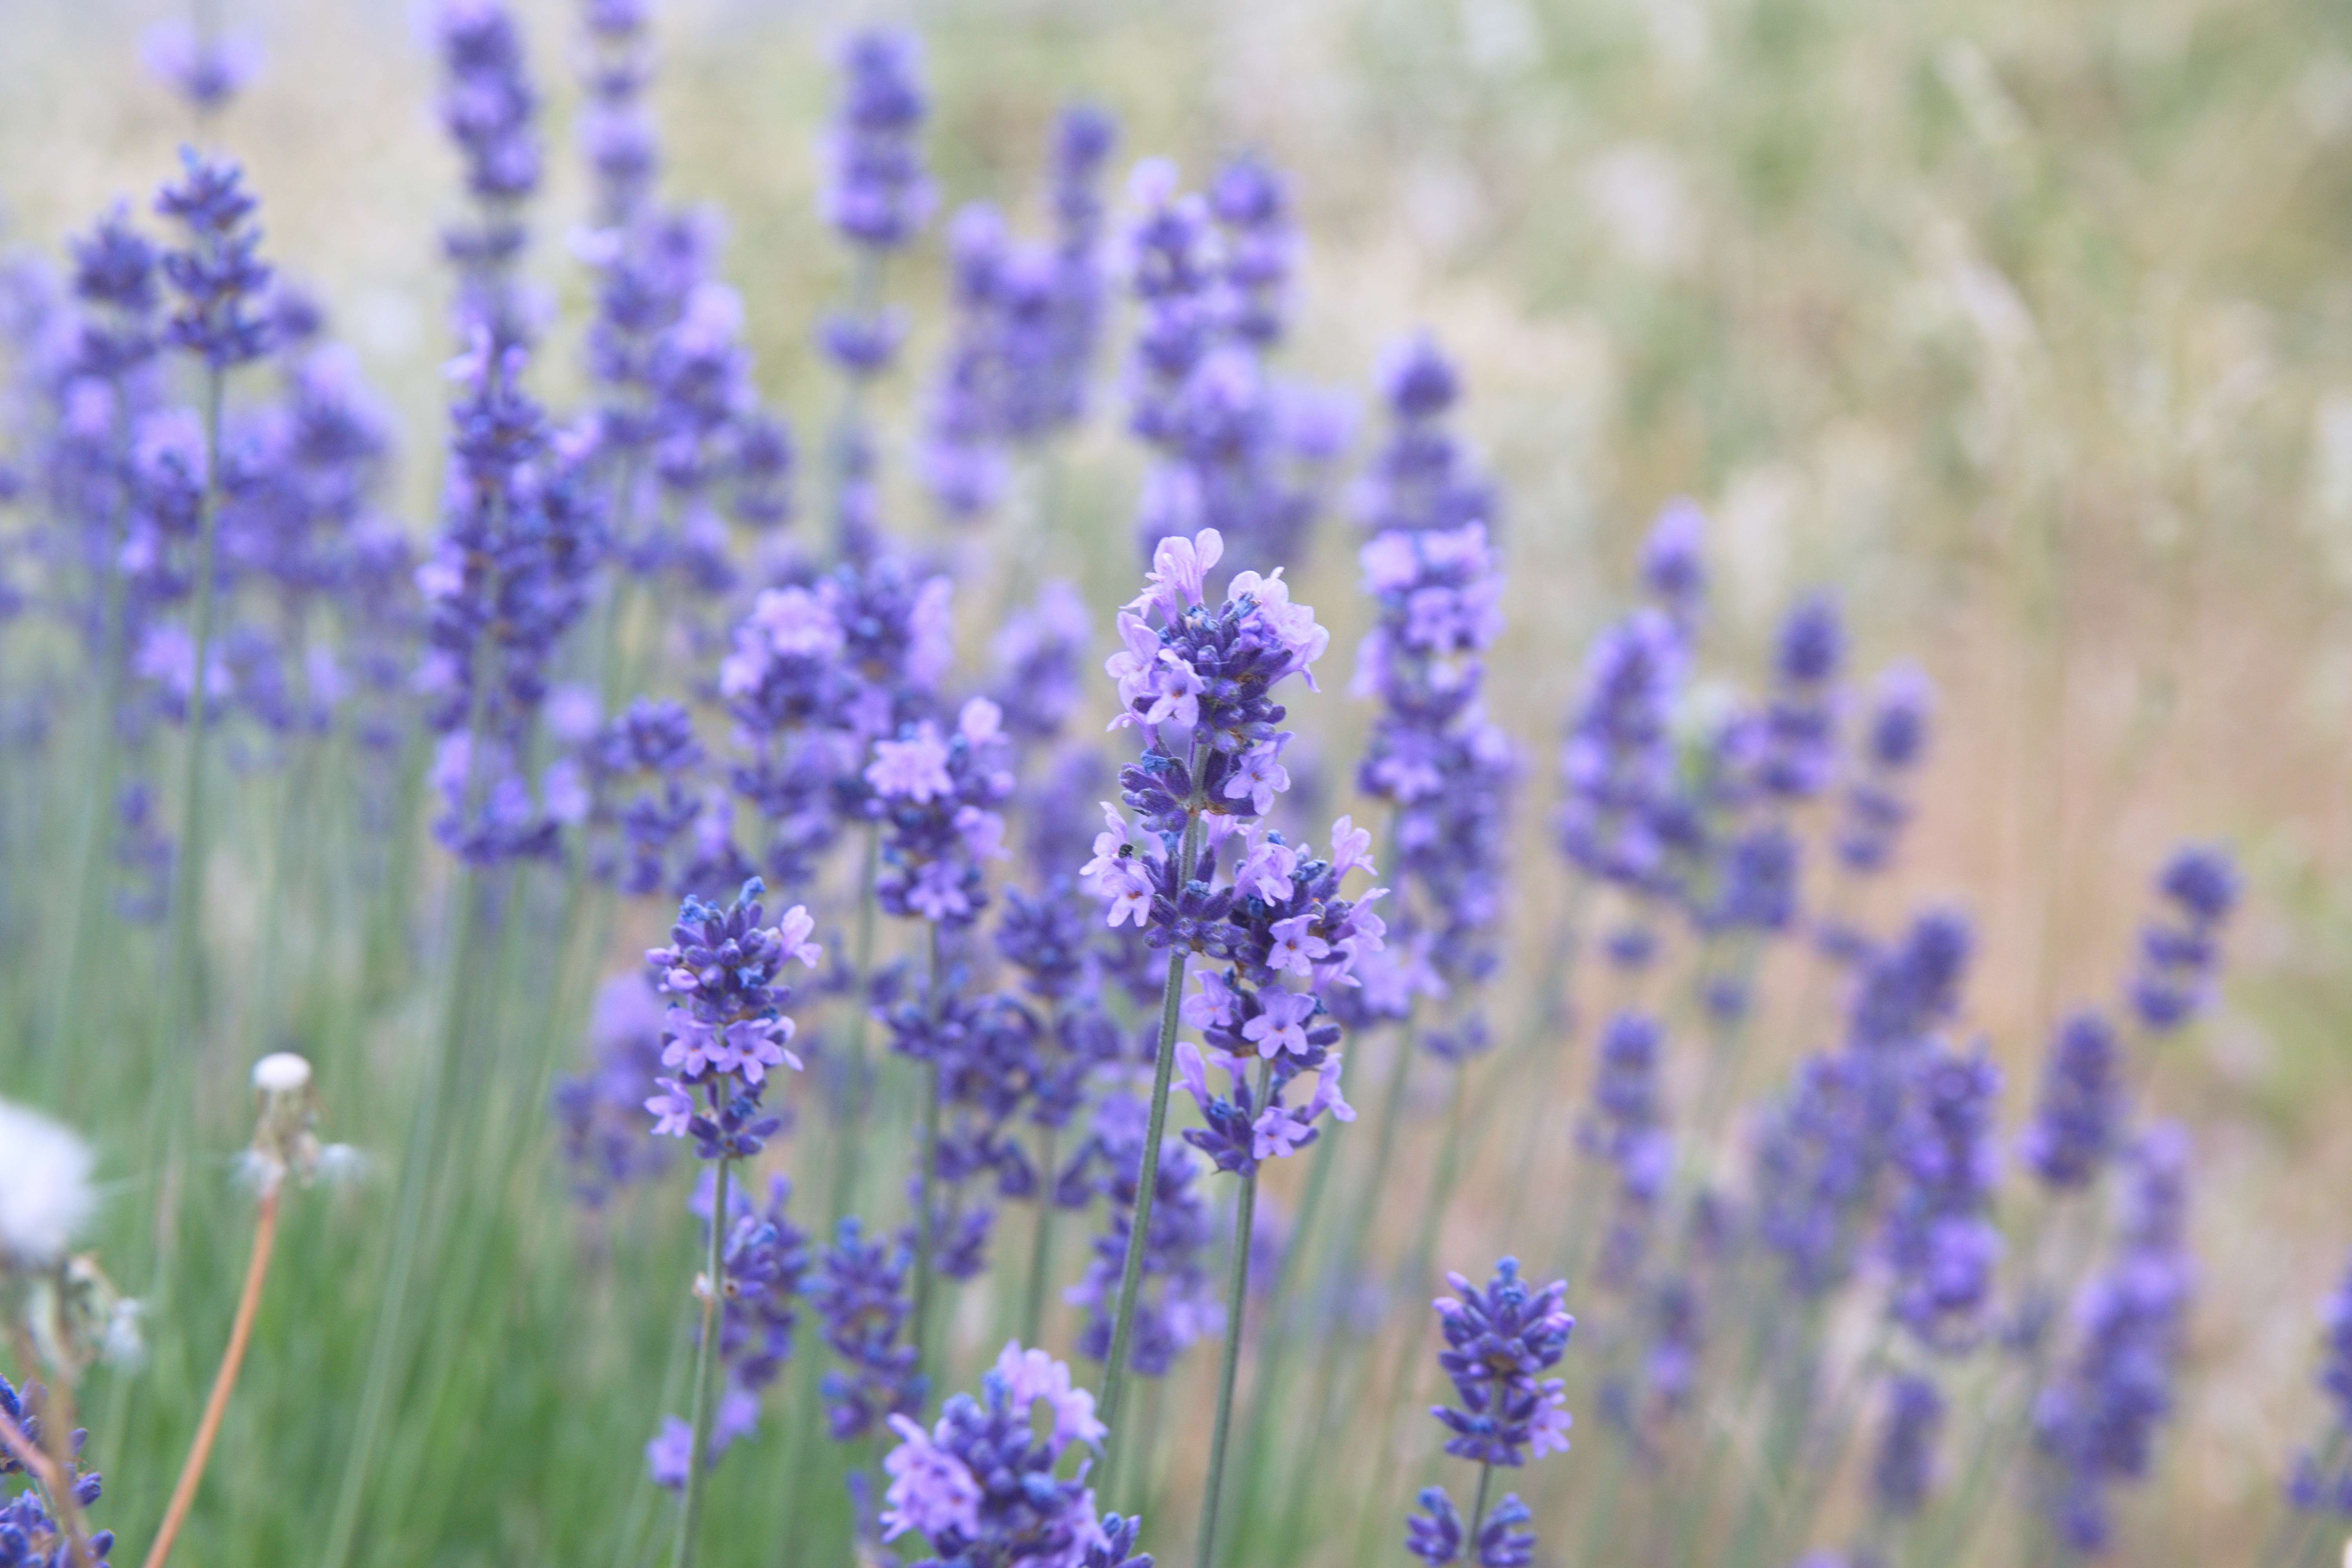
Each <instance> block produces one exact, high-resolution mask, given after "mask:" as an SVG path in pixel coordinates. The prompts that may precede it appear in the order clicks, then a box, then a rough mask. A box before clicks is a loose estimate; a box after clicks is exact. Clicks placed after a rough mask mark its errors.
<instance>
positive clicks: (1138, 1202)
mask: <svg viewBox="0 0 2352 1568" xmlns="http://www.w3.org/2000/svg"><path fill="white" fill-rule="evenodd" d="M1198 761H1199V759H1198V758H1197V757H1196V758H1192V759H1191V764H1192V765H1191V766H1190V767H1189V769H1188V771H1189V772H1191V773H1193V774H1194V776H1196V777H1197V776H1198V773H1199V767H1198ZM1200 854H1201V809H1200V805H1199V802H1198V801H1197V800H1195V801H1193V802H1192V803H1191V804H1190V806H1189V809H1188V810H1187V812H1186V814H1185V818H1184V841H1183V847H1181V849H1180V850H1179V851H1178V858H1177V861H1176V871H1177V876H1176V886H1177V889H1178V890H1179V891H1180V892H1181V890H1182V889H1183V888H1184V887H1185V885H1186V884H1188V883H1189V882H1191V881H1192V868H1193V866H1194V865H1196V864H1197V863H1198V862H1199V859H1200ZM1183 1000H1184V950H1183V949H1182V948H1181V947H1180V948H1175V949H1172V950H1171V952H1169V954H1168V980H1167V983H1166V984H1164V985H1163V986H1162V987H1161V988H1160V1048H1159V1051H1158V1055H1157V1059H1156V1060H1155V1061H1154V1063H1153V1065H1152V1072H1151V1111H1150V1118H1149V1120H1147V1121H1145V1123H1144V1129H1143V1163H1142V1164H1141V1166H1140V1167H1139V1169H1138V1170H1137V1172H1136V1178H1135V1220H1134V1223H1133V1224H1132V1225H1131V1226H1129V1229H1128V1234H1127V1262H1126V1266H1125V1267H1124V1268H1121V1269H1120V1271H1119V1280H1118V1313H1117V1315H1116V1316H1114V1317H1113V1318H1112V1319H1111V1333H1110V1359H1109V1360H1108V1362H1107V1363H1104V1366H1103V1393H1102V1424H1103V1427H1104V1432H1103V1442H1102V1447H1103V1455H1104V1464H1105V1468H1108V1465H1109V1456H1110V1454H1111V1452H1112V1445H1113V1444H1115V1443H1116V1442H1118V1406H1119V1395H1120V1394H1122V1393H1124V1392H1125V1391H1126V1387H1127V1351H1128V1342H1129V1341H1130V1340H1132V1339H1133V1338H1134V1337H1135V1298H1136V1295H1137V1293H1138V1292H1139V1290H1141V1289H1142V1288H1143V1254H1144V1251H1145V1246H1144V1243H1145V1240H1146V1238H1147V1237H1150V1234H1151V1195H1152V1189H1153V1188H1154V1187H1155V1186H1157V1185H1158V1184H1159V1182H1160V1135H1161V1134H1162V1133H1164V1132H1165V1131H1167V1129H1168V1086H1169V1084H1170V1083H1171V1081H1172V1079H1173V1076H1174V1073H1175V1068H1176V1015H1177V1011H1178V1009H1179V1008H1180V1007H1181V1005H1183Z"/></svg>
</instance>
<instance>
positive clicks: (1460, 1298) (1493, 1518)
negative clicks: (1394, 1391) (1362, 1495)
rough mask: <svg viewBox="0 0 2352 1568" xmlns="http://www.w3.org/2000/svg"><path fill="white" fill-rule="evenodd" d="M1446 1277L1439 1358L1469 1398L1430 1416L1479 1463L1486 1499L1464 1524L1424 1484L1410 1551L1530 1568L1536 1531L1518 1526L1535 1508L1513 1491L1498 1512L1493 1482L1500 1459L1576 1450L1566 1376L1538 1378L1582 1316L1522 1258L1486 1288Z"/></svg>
mask: <svg viewBox="0 0 2352 1568" xmlns="http://www.w3.org/2000/svg"><path fill="white" fill-rule="evenodd" d="M1445 1278H1446V1280H1447V1282H1448V1283H1449V1284H1451V1285H1452V1286H1453V1287H1454V1290H1455V1291H1456V1292H1457V1293H1458V1295H1457V1296H1446V1297H1440V1298H1439V1299H1438V1300H1437V1301H1436V1303H1435V1306H1436V1309H1437V1316H1438V1321H1439V1326H1440V1327H1441V1328H1442V1330H1443V1331H1444V1335H1445V1347H1446V1348H1445V1349H1444V1350H1443V1351H1441V1352H1438V1356H1437V1364H1438V1365H1439V1366H1441V1367H1443V1368H1444V1370H1445V1373H1446V1375H1447V1376H1448V1377H1450V1378H1452V1379H1453V1380H1454V1392H1455V1394H1457V1395H1458V1396H1459V1397H1460V1399H1461V1405H1460V1407H1459V1408H1457V1407H1455V1406H1453V1405H1434V1406H1433V1407H1432V1408H1431V1410H1430V1414H1431V1415H1434V1416H1436V1417H1437V1419H1438V1420H1439V1421H1440V1422H1441V1423H1443V1424H1444V1426H1445V1427H1446V1429H1447V1430H1448V1431H1450V1432H1452V1433H1453V1434H1454V1436H1452V1437H1450V1438H1448V1439H1447V1440H1446V1444H1445V1451H1446V1452H1447V1453H1449V1454H1453V1455H1454V1456H1456V1457H1457V1458H1465V1459H1474V1460H1475V1461H1477V1464H1478V1490H1477V1499H1476V1501H1475V1503H1474V1504H1473V1505H1472V1507H1471V1517H1470V1521H1469V1524H1468V1526H1467V1527H1466V1528H1465V1526H1464V1524H1463V1522H1462V1519H1461V1516H1460V1515H1459V1514H1457V1513H1456V1512H1455V1511H1454V1503H1453V1500H1452V1499H1450V1498H1448V1497H1447V1496H1446V1494H1445V1492H1444V1490H1443V1489H1440V1488H1436V1487H1432V1488H1430V1489H1427V1490H1425V1491H1423V1493H1422V1494H1421V1507H1422V1512H1421V1513H1420V1514H1419V1515H1416V1516H1415V1517H1413V1518H1412V1520H1411V1521H1409V1522H1408V1524H1407V1526H1406V1534H1405V1550H1407V1551H1408V1552H1412V1554H1413V1555H1414V1556H1416V1557H1419V1558H1420V1559H1422V1560H1423V1562H1425V1563H1433V1564H1436V1563H1457V1562H1465V1561H1466V1562H1469V1563H1475V1564H1478V1565H1479V1568H1526V1565H1527V1564H1528V1563H1533V1562H1534V1561H1535V1546H1536V1538H1535V1535H1534V1533H1533V1532H1532V1531H1524V1530H1521V1529H1520V1528H1519V1527H1520V1526H1522V1525H1524V1524H1526V1523H1527V1522H1528V1520H1529V1518H1530V1517H1531V1515H1530V1514H1529V1512H1528V1509H1527V1507H1526V1505H1525V1504H1523V1503H1521V1502H1520V1501H1519V1500H1518V1497H1517V1495H1516V1494H1506V1495H1505V1497H1504V1498H1503V1500H1502V1501H1500V1502H1498V1503H1496V1505H1495V1507H1494V1510H1492V1511H1491V1512H1489V1511H1488V1510H1487V1509H1486V1489H1487V1484H1488V1482H1489V1481H1491V1480H1492V1479H1493V1477H1494V1469H1495V1467H1496V1466H1497V1465H1503V1466H1508V1467H1511V1468H1517V1467H1518V1466H1521V1465H1524V1464H1526V1463H1527V1450H1528V1449H1530V1448H1532V1449H1533V1450H1534V1452H1535V1455H1536V1457H1537V1458H1542V1457H1543V1456H1544V1455H1545V1454H1546V1453H1549V1452H1551V1451H1553V1450H1555V1449H1556V1450H1558V1451H1559V1452H1561V1453H1566V1452H1567V1451H1568V1428H1569V1423H1570V1416H1569V1414H1568V1410H1567V1408H1566V1405H1567V1397H1566V1395H1565V1394H1562V1392H1561V1380H1560V1379H1559V1378H1556V1377H1554V1378H1542V1379H1538V1376H1537V1374H1538V1373H1542V1372H1545V1371H1547V1370H1549V1368H1551V1367H1554V1366H1557V1365H1558V1364H1559V1358H1560V1357H1561V1355H1563V1354H1564V1353H1566V1352H1567V1350H1568V1339H1569V1335H1570V1333H1571V1332H1573V1331H1574V1330H1575V1328H1576V1320H1575V1319H1574V1318H1571V1317H1570V1316H1569V1315H1568V1313H1566V1312H1565V1311H1563V1310H1560V1302H1561V1300H1562V1299H1563V1298H1564V1297H1565V1296H1566V1295H1567V1294H1568V1285H1567V1283H1566V1282H1565V1281H1562V1280H1554V1281H1553V1282H1552V1283H1551V1284H1549V1285H1547V1286H1545V1287H1544V1288H1543V1289H1540V1290H1531V1289H1528V1285H1527V1282H1526V1281H1525V1280H1523V1279H1520V1278H1519V1264H1518V1259H1517V1258H1504V1259H1503V1260H1502V1261H1501V1262H1500V1263H1498V1264H1496V1266H1495V1278H1494V1279H1492V1280H1490V1281H1488V1282H1487V1285H1486V1289H1483V1290H1480V1289H1474V1288H1473V1287H1472V1286H1471V1284H1470V1281H1469V1280H1467V1279H1464V1278H1463V1277H1462V1276H1461V1275H1459V1274H1449V1275H1447V1276H1446V1277H1445ZM1465 1544H1467V1545H1468V1546H1469V1548H1470V1555H1469V1556H1468V1557H1467V1558H1466V1559H1465V1557H1464V1556H1463V1547H1464V1546H1465Z"/></svg>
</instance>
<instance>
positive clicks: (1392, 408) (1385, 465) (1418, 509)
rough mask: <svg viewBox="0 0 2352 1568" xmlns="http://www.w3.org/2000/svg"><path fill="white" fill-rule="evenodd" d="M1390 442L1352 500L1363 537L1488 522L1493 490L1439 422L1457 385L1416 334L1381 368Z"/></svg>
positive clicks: (1458, 391)
mask: <svg viewBox="0 0 2352 1568" xmlns="http://www.w3.org/2000/svg"><path fill="white" fill-rule="evenodd" d="M1379 382H1380V390H1381V402H1382V403H1383V404H1384V405H1387V408H1388V411H1389V420H1390V424H1389V437H1388V439H1387V440H1386V441H1385V442H1383V443H1382V444H1381V447H1380V449H1379V450H1378V451H1377V452H1375V453H1373V455H1372V458H1371V462H1370V467H1369V472H1368V473H1367V474H1366V477H1365V479H1364V482H1363V484H1362V486H1361V489H1360V494H1359V496H1358V498H1357V500H1356V513H1357V516H1358V518H1359V520H1360V521H1361V522H1362V524H1363V527H1364V531H1365V532H1366V533H1367V534H1370V535H1372V536H1374V537H1377V536H1379V535H1381V534H1383V533H1390V532H1394V531H1404V532H1408V533H1422V532H1427V531H1437V532H1445V531H1450V530H1454V529H1458V528H1461V527H1463V526H1464V525H1465V524H1467V523H1473V522H1484V523H1487V524H1490V525H1491V524H1492V523H1493V522H1494V521H1495V509H1496V497H1495V492H1494V489H1493V487H1492V486H1491V485H1489V484H1487V483H1486V481H1485V480H1484V479H1480V478H1479V477H1478V475H1477V473H1476V471H1475V468H1474V467H1473V465H1472V464H1471V461H1470V458H1469V454H1468V453H1467V452H1466V451H1465V450H1464V448H1463V446H1462V443H1461V441H1460V440H1459V439H1458V438H1457V437H1455V436H1454V434H1453V433H1452V432H1451V431H1450V430H1448V429H1447V428H1446V425H1445V421H1446V417H1447V416H1449V415H1450V414H1451V413H1452V412H1453V410H1454V405H1455V403H1457V402H1458V401H1459V400H1460V399H1461V395H1462V380H1461V377H1460V375H1459V374H1456V373H1455V371H1454V366H1453V364H1452V363H1451V362H1450V361H1448V360H1447V359H1446V357H1445V356H1444V353H1441V352H1439V350H1438V347H1437V344H1436V342H1435V341H1434V340H1433V339H1431V338H1430V337H1429V336H1428V335H1426V334H1423V335H1420V336H1416V337H1413V338H1410V339H1408V340H1406V341H1405V342H1402V343H1401V344H1399V345H1397V346H1396V347H1394V348H1392V349H1391V350H1390V351H1389V352H1388V353H1387V355H1386V356H1385V357H1384V358H1383V359H1382V361H1381V369H1380V376H1379Z"/></svg>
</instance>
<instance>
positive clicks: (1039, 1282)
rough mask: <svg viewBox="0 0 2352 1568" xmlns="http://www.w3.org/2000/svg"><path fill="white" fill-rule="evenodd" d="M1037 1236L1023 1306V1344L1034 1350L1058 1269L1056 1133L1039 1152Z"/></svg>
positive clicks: (1050, 1134)
mask: <svg viewBox="0 0 2352 1568" xmlns="http://www.w3.org/2000/svg"><path fill="white" fill-rule="evenodd" d="M1037 1167H1038V1175H1037V1234H1036V1236H1035V1237H1034V1239H1033V1240H1032V1241H1031V1243H1030V1246H1029V1292H1028V1295H1027V1296H1026V1298H1025V1299H1024V1300H1023V1302H1022V1306H1021V1342H1022V1343H1023V1344H1024V1345H1030V1346H1034V1345H1035V1344H1036V1343H1037V1338H1038V1334H1039V1332H1040V1331H1042V1330H1043V1329H1044V1327H1045V1284H1046V1281H1047V1279H1050V1278H1051V1277H1052V1274H1053V1267H1054V1208H1055V1204H1054V1129H1052V1128H1051V1127H1048V1128H1046V1129H1045V1131H1044V1133H1043V1135H1042V1137H1041V1138H1040V1141H1039V1143H1038V1149H1037Z"/></svg>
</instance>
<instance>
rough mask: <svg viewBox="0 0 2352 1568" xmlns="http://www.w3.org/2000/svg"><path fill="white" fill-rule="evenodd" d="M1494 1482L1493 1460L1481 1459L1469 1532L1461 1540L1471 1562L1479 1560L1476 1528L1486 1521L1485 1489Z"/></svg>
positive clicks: (1471, 1508)
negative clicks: (1466, 1536) (1476, 1494)
mask: <svg viewBox="0 0 2352 1568" xmlns="http://www.w3.org/2000/svg"><path fill="white" fill-rule="evenodd" d="M1494 1484H1495V1461H1494V1460H1492V1459H1486V1460H1482V1461H1481V1462H1480V1463H1479V1466H1478V1497H1477V1500H1476V1501H1475V1502H1473V1503H1472V1504H1471V1505H1470V1533H1469V1536H1468V1538H1467V1539H1465V1541H1464V1542H1463V1550H1464V1551H1465V1552H1468V1553H1469V1556H1470V1561H1472V1562H1473V1563H1475V1562H1477V1561H1478V1560H1479V1552H1478V1529H1479V1527H1480V1526H1481V1525H1483V1524H1485V1523H1486V1489H1488V1488H1489V1487H1491V1486H1493V1485H1494Z"/></svg>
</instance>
